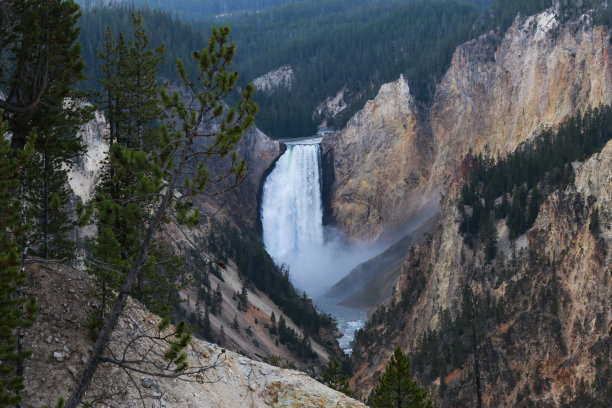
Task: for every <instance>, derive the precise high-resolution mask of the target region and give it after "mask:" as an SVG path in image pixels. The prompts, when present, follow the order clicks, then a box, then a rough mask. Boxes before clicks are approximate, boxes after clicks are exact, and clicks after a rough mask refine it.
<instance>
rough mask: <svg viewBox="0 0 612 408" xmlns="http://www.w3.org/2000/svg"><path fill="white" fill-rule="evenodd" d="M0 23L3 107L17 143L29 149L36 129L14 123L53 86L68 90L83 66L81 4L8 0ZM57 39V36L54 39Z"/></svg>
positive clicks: (13, 142)
mask: <svg viewBox="0 0 612 408" xmlns="http://www.w3.org/2000/svg"><path fill="white" fill-rule="evenodd" d="M2 13H3V17H5V18H3V21H2V24H1V25H0V89H2V90H3V92H4V95H5V96H4V97H3V98H0V109H4V110H5V112H6V113H7V114H8V116H9V121H8V122H9V123H8V124H9V130H10V131H11V132H12V133H13V138H12V140H11V147H12V148H13V149H14V150H15V151H16V150H19V149H23V147H24V146H25V144H26V142H27V137H28V135H29V132H30V128H29V127H28V126H27V122H23V121H15V122H13V118H12V115H13V114H24V113H27V112H30V111H32V110H33V109H35V108H36V107H38V106H39V105H44V103H42V102H44V98H45V96H46V94H47V92H48V91H49V89H51V88H54V87H55V89H56V92H58V93H59V94H62V93H66V92H67V91H68V89H69V88H70V85H69V83H70V82H71V81H73V80H78V79H79V77H80V75H81V72H82V70H83V66H84V64H83V60H82V59H81V57H80V54H81V46H80V43H79V42H78V41H77V40H78V36H79V32H80V28H78V27H77V21H78V19H79V17H80V11H79V6H78V5H77V4H75V3H74V2H73V1H72V0H5V1H4V2H3V4H2ZM50 39H52V40H50Z"/></svg>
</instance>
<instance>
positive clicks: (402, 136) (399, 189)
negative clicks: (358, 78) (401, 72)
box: [321, 77, 433, 240]
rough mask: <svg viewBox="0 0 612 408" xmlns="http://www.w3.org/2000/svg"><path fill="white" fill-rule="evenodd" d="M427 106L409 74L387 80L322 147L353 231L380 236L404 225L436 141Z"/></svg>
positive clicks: (333, 195)
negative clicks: (427, 125) (426, 117)
mask: <svg viewBox="0 0 612 408" xmlns="http://www.w3.org/2000/svg"><path fill="white" fill-rule="evenodd" d="M424 121H425V120H424V118H423V113H422V111H421V110H420V109H419V108H418V106H417V104H416V102H415V101H414V98H413V97H412V96H411V95H410V89H409V87H408V83H407V82H406V80H405V79H404V78H403V77H400V78H399V79H398V80H397V81H396V82H392V83H389V84H385V85H383V86H382V87H381V88H380V91H379V92H378V95H377V96H376V98H375V99H374V100H372V101H369V102H368V103H366V106H365V107H364V109H363V110H361V111H360V112H358V113H357V114H356V115H355V116H354V117H353V118H352V119H351V120H350V121H349V123H348V124H347V127H346V128H345V129H344V130H343V131H342V132H341V133H336V134H332V135H329V136H325V137H324V138H323V142H322V144H321V149H322V153H323V157H324V159H323V160H324V161H325V162H331V163H332V166H333V173H332V174H329V172H328V174H325V173H324V178H329V179H331V180H334V182H333V185H332V186H331V192H327V193H328V194H327V196H328V200H330V201H331V211H332V212H333V216H334V217H335V220H336V223H337V224H338V225H339V226H340V228H341V229H342V230H343V231H345V232H346V233H347V234H348V235H349V236H351V237H360V238H364V239H367V240H375V239H376V238H378V237H379V236H380V234H381V233H382V230H383V227H391V226H394V225H395V226H397V225H400V224H401V223H402V222H403V221H405V220H406V212H407V209H408V208H410V204H412V205H414V204H415V201H416V200H414V198H415V197H416V196H418V195H419V194H420V193H421V192H422V191H423V189H424V187H425V185H426V181H427V176H428V174H429V167H430V166H431V162H432V161H433V143H432V140H431V136H430V133H429V132H428V130H427V129H426V128H425V126H424V124H423V123H424Z"/></svg>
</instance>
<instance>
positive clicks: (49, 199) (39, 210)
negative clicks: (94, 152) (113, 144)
mask: <svg viewBox="0 0 612 408" xmlns="http://www.w3.org/2000/svg"><path fill="white" fill-rule="evenodd" d="M77 79H78V77H74V78H71V79H70V80H69V81H68V82H71V85H74V83H75V82H76V81H77ZM67 97H70V99H68V100H66V99H65V98H67ZM76 97H78V95H77V94H76V93H75V92H72V91H71V92H70V93H69V94H67V95H65V94H56V88H55V87H50V89H49V90H48V92H47V94H46V96H45V98H44V100H45V103H44V105H41V106H39V107H37V108H36V109H34V110H33V111H32V112H30V113H28V114H27V115H26V114H24V115H22V116H23V117H22V118H21V119H22V120H26V117H25V116H27V121H28V122H29V123H30V124H31V126H32V127H36V128H37V138H36V143H35V145H34V147H35V152H34V154H33V155H32V157H31V158H30V160H29V161H28V164H27V166H26V167H25V178H24V181H25V183H24V193H25V200H26V202H27V208H28V218H29V219H31V221H32V222H31V228H30V231H29V233H28V235H29V240H30V242H31V243H32V245H31V248H30V249H29V252H30V253H32V254H33V255H37V256H40V257H43V258H53V259H72V258H74V256H75V243H74V242H73V240H72V239H71V238H70V235H71V232H72V231H73V229H74V222H73V221H72V214H71V212H72V209H71V208H70V205H69V201H70V196H71V193H72V191H71V189H70V186H69V184H68V171H69V169H70V168H71V167H72V166H73V165H74V164H75V163H76V160H77V159H76V158H77V157H79V156H81V155H82V154H84V152H85V146H84V145H83V142H82V139H81V136H80V135H79V133H78V132H79V128H80V127H81V126H82V125H83V124H84V123H85V122H87V121H88V120H90V119H91V117H92V113H93V108H92V107H91V106H89V105H85V104H83V103H82V102H79V101H77V100H76Z"/></svg>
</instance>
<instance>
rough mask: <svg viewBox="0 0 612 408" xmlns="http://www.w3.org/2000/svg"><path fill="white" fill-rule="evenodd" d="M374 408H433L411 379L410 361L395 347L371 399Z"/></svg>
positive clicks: (422, 391) (425, 395) (425, 394)
mask: <svg viewBox="0 0 612 408" xmlns="http://www.w3.org/2000/svg"><path fill="white" fill-rule="evenodd" d="M371 401H372V407H374V408H421V407H423V408H425V407H433V404H432V402H431V399H429V398H427V391H425V390H424V389H423V388H421V387H419V385H418V384H417V383H416V381H415V380H414V379H413V378H412V371H411V370H410V360H409V359H408V357H406V355H405V354H404V353H403V352H402V349H401V348H400V347H399V346H397V348H396V349H395V351H394V352H393V355H392V356H391V359H390V360H389V362H388V363H387V367H386V368H385V372H384V373H383V374H382V375H381V376H380V377H379V379H378V385H377V387H376V389H375V390H374V394H373V395H372V398H371Z"/></svg>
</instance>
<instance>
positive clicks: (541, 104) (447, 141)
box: [323, 11, 612, 241]
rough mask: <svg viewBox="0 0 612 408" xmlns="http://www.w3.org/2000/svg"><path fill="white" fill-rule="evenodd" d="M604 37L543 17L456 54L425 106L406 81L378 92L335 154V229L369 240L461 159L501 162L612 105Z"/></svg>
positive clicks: (333, 142) (334, 139)
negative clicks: (549, 130) (543, 135)
mask: <svg viewBox="0 0 612 408" xmlns="http://www.w3.org/2000/svg"><path fill="white" fill-rule="evenodd" d="M609 37H610V33H609V31H608V30H607V29H606V28H603V27H589V26H588V25H587V24H584V23H582V22H573V23H568V24H565V25H563V26H561V25H560V24H559V23H558V21H557V20H556V18H555V16H554V13H553V12H551V11H549V12H545V13H542V14H539V15H536V16H532V17H529V18H527V19H523V20H518V19H517V21H515V23H514V25H513V26H512V27H511V28H510V29H509V30H508V32H507V33H506V34H505V36H504V38H503V39H502V40H501V42H499V43H497V44H496V43H495V42H494V41H493V40H492V39H490V38H489V37H487V36H482V37H480V38H478V39H475V40H473V41H470V42H468V43H465V44H463V45H461V46H460V47H458V48H457V50H456V52H455V55H454V56H453V60H452V64H451V66H450V68H449V70H448V71H447V73H446V75H445V76H444V78H443V79H442V81H441V83H440V84H439V85H438V87H437V90H436V95H435V97H434V100H433V103H432V105H431V107H429V108H420V107H418V106H417V104H416V103H415V101H414V100H413V99H412V97H411V95H410V91H409V86H408V83H407V82H406V80H405V79H404V78H400V79H399V80H398V81H396V82H393V83H389V84H386V85H383V86H382V87H381V89H380V91H379V94H378V95H377V97H376V98H375V99H374V100H372V101H369V102H368V103H367V104H366V106H365V107H364V109H363V110H362V111H360V112H359V113H357V114H356V115H355V116H354V117H353V118H352V119H351V120H350V121H349V123H348V124H347V126H346V128H345V129H344V130H343V131H342V132H341V133H340V134H337V135H332V136H328V137H326V138H325V139H324V141H323V152H324V153H326V152H329V151H330V150H333V157H334V160H333V165H334V177H335V182H334V185H333V186H332V188H331V189H332V191H331V194H330V196H331V209H332V212H333V215H334V216H335V218H336V221H337V223H338V225H339V226H340V228H342V229H343V230H344V231H345V232H346V233H347V234H348V235H349V236H350V237H352V238H353V239H356V240H365V241H373V240H375V239H376V238H378V237H379V236H380V235H381V234H382V233H383V232H384V231H388V230H390V229H393V228H394V227H396V226H398V225H400V224H401V223H402V222H404V221H406V220H407V219H409V218H410V217H411V216H412V215H413V214H414V212H413V210H414V209H415V208H418V207H419V205H420V203H421V202H422V200H423V198H428V197H435V196H436V194H437V193H438V192H439V191H442V190H443V188H444V187H445V186H446V185H447V184H448V181H449V180H451V179H452V177H453V175H454V173H455V171H456V170H457V168H458V166H459V164H460V163H461V160H462V158H463V157H464V156H465V154H467V153H468V152H469V150H470V149H471V150H472V151H474V152H475V153H489V154H491V155H493V156H497V155H498V154H504V153H507V152H510V151H513V150H514V149H516V147H517V146H518V145H519V144H520V143H522V142H524V141H526V140H529V139H530V138H531V137H533V136H534V135H535V134H537V133H538V131H539V130H541V129H543V128H545V127H548V126H552V127H554V126H556V125H558V124H559V123H561V122H562V121H564V120H565V119H567V118H568V117H569V116H571V115H573V114H575V113H576V112H577V111H578V110H584V109H586V108H587V107H589V106H590V107H595V106H599V105H601V104H610V103H612V63H611V60H610V50H611V47H610V43H609Z"/></svg>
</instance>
